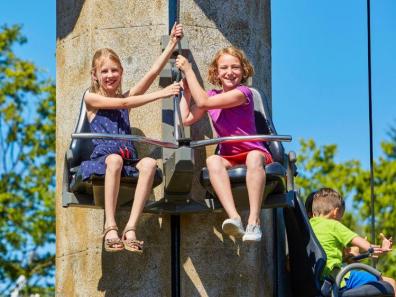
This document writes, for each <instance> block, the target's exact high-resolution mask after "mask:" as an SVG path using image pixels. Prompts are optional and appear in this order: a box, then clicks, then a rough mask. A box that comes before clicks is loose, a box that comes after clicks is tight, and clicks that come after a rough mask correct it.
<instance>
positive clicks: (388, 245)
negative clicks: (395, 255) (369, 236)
mask: <svg viewBox="0 0 396 297" xmlns="http://www.w3.org/2000/svg"><path fill="white" fill-rule="evenodd" d="M380 238H381V240H382V243H381V248H382V250H383V251H384V252H388V251H391V250H392V245H393V241H392V237H390V238H389V239H388V238H386V237H385V235H384V234H383V233H380Z"/></svg>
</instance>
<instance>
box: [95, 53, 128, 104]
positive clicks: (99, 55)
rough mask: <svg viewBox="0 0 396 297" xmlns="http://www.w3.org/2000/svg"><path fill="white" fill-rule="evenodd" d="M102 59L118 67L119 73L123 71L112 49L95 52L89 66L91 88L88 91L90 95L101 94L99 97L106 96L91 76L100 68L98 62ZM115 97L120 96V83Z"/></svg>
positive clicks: (118, 58) (119, 60)
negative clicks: (107, 59)
mask: <svg viewBox="0 0 396 297" xmlns="http://www.w3.org/2000/svg"><path fill="white" fill-rule="evenodd" d="M104 58H109V59H110V60H111V61H113V62H115V63H116V64H117V65H118V66H119V67H120V69H121V71H122V70H123V68H122V65H121V59H120V57H119V56H118V55H117V54H116V53H115V52H114V51H113V50H112V49H110V48H102V49H99V50H97V51H96V52H95V54H94V56H93V58H92V64H91V86H90V88H89V91H90V92H92V93H97V94H101V95H106V94H105V92H104V91H103V90H102V88H101V86H100V84H99V82H98V80H97V79H94V77H93V75H92V74H94V73H96V71H97V70H98V67H99V66H100V62H101V61H102V60H103V59H104ZM116 95H119V96H122V86H121V82H120V85H119V86H118V88H117V91H116Z"/></svg>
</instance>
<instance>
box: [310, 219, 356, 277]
mask: <svg viewBox="0 0 396 297" xmlns="http://www.w3.org/2000/svg"><path fill="white" fill-rule="evenodd" d="M309 222H310V223H311V226H312V229H313V231H314V233H315V235H316V237H317V238H318V240H319V242H320V244H321V245H322V248H323V249H324V251H325V253H326V256H327V262H326V267H325V269H324V270H323V273H322V276H323V277H325V276H328V275H330V274H331V273H332V271H333V269H334V268H341V265H342V252H343V250H344V248H345V247H346V246H347V245H348V244H349V243H350V242H351V240H352V239H353V238H355V237H356V236H358V235H357V234H356V233H355V232H353V231H351V230H350V229H349V228H347V227H345V226H344V225H343V224H341V223H340V222H339V221H336V220H332V219H327V218H324V217H314V218H312V219H310V220H309Z"/></svg>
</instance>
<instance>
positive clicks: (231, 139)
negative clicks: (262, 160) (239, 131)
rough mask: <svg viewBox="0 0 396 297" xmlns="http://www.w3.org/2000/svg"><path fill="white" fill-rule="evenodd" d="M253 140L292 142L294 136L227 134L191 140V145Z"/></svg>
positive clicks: (194, 146)
mask: <svg viewBox="0 0 396 297" xmlns="http://www.w3.org/2000/svg"><path fill="white" fill-rule="evenodd" d="M253 141H269V142H271V141H283V142H290V141H292V137H291V136H290V135H246V136H227V137H218V138H212V139H205V140H197V141H191V142H190V147H191V148H197V147H201V146H207V145H213V144H219V143H238V142H253Z"/></svg>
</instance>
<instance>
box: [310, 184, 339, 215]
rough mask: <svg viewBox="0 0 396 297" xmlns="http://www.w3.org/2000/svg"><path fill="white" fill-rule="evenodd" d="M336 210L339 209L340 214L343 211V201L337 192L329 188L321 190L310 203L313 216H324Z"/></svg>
mask: <svg viewBox="0 0 396 297" xmlns="http://www.w3.org/2000/svg"><path fill="white" fill-rule="evenodd" d="M336 208H339V209H340V210H341V211H342V213H343V212H344V210H345V203H344V199H342V196H341V195H340V193H338V192H337V191H335V190H333V189H331V188H322V189H320V190H319V191H317V192H316V193H315V194H314V196H313V201H312V214H313V215H314V216H326V215H328V214H329V213H330V212H331V211H333V210H334V209H336Z"/></svg>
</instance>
